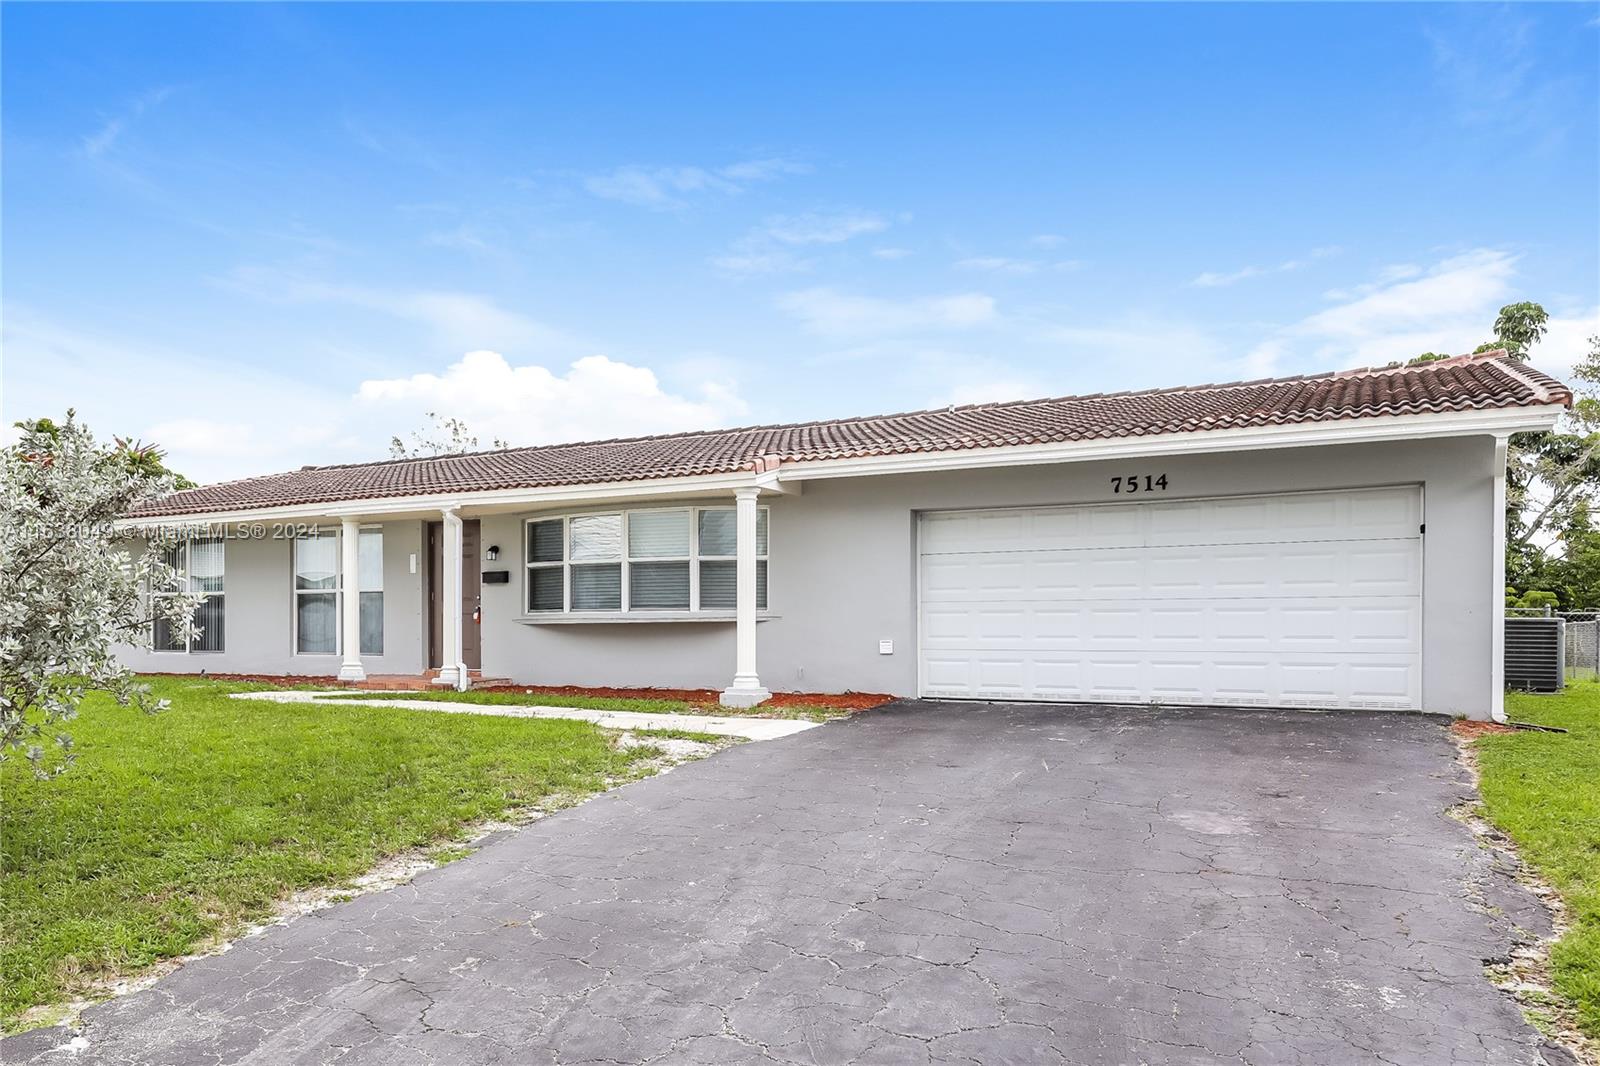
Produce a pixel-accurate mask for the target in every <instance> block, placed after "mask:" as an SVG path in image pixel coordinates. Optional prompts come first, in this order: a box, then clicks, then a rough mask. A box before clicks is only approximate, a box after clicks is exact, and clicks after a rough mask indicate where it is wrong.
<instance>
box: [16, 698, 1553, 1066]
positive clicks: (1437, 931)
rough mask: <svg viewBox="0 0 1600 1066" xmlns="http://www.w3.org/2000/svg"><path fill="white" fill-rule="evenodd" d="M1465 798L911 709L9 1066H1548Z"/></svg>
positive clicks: (1363, 752)
mask: <svg viewBox="0 0 1600 1066" xmlns="http://www.w3.org/2000/svg"><path fill="white" fill-rule="evenodd" d="M1466 789H1467V785H1466V782H1465V779H1464V777H1463V775H1462V773H1461V771H1460V770H1459V768H1458V767H1457V764H1456V762H1455V760H1454V757H1453V752H1452V748H1451V745H1450V743H1449V741H1448V738H1447V736H1446V732H1445V728H1444V726H1443V724H1442V723H1441V722H1440V721H1439V720H1436V719H1429V718H1422V717H1417V716H1408V715H1382V714H1359V713H1351V714H1337V715H1316V714H1306V713H1299V712H1263V711H1226V710H1215V709H1211V710H1199V709H1181V708H1180V709H1172V708H1165V709H1156V710H1128V709H1110V708H1082V707H1077V708H1049V707H1024V706H1010V707H983V706H964V705H948V704H947V705H934V704H917V703H904V704H899V705H894V706H891V707H889V708H885V709H881V710H878V711H874V712H868V713H866V714H864V715H860V716H858V717H856V718H854V719H852V720H849V721H845V722H838V723H833V724H830V725H828V726H826V727H824V728H821V729H814V730H811V731H809V732H806V733H803V734H800V735H797V736H793V737H788V738H786V739H783V740H776V741H770V742H764V743H753V744H747V745H744V746H742V747H740V748H738V749H735V750H732V751H729V752H725V753H723V754H720V755H717V756H715V757H713V758H711V759H708V760H706V761H704V762H700V763H696V764H692V765H688V766H684V767H681V768H679V769H677V770H674V771H672V772H671V773H668V774H665V775H662V776H660V777H657V778H654V779H651V780H648V781H644V782H640V783H638V784H635V785H631V786H628V787H627V788H623V789H620V790H618V791H616V792H612V793H609V794H607V795H604V796H601V797H599V798H597V799H595V800H593V801H591V802H589V803H587V804H585V805H583V806H582V807H579V808H576V809H574V810H571V811H567V812H564V813H561V814H559V815H556V816H554V817H551V818H548V819H546V820H544V821H542V822H539V823H537V824H535V825H533V826H531V827H528V828H526V829H524V830H522V831H520V832H515V833H511V834H508V835H506V836H504V837H502V838H501V839H498V840H495V841H493V842H491V843H489V844H488V845H487V846H485V847H484V848H482V849H481V850H480V851H478V852H477V853H476V854H474V855H472V856H470V857H468V858H466V859H463V860H461V861H458V862H455V863H452V864H450V865H448V866H446V867H443V868H442V869H439V870H436V871H432V872H430V873H427V874H425V875H423V876H421V877H419V878H418V879H417V880H416V881H415V882H414V883H413V884H411V885H408V886H405V887H403V888H400V889H397V890H394V891H390V892H386V893H382V894H377V895H371V896H367V897H363V898H361V899H357V900H354V901H352V902H350V903H347V904H344V905H341V906H338V907H335V908H332V909H330V910H327V911H323V912H321V913H319V914H316V915H313V916H310V917H307V918H302V919H299V920H297V921H295V922H292V923H290V924H288V925H286V926H283V927H280V928H277V929H274V930H272V931H271V932H269V933H267V934H265V935H263V936H259V937H255V938H252V939H249V940H246V941H243V942H241V943H240V944H238V945H237V946H236V947H235V948H234V949H233V950H231V951H229V952H227V953H226V954H223V955H220V956H216V957H214V958H210V959H205V960H201V961H199V962H196V963H193V964H191V965H189V966H187V967H185V968H184V969H182V970H180V971H179V972H178V973H176V974H174V975H172V976H171V977H169V978H167V979H165V980H163V981H161V982H159V983H158V984H157V985H155V986H154V987H153V988H151V989H149V990H147V991H144V992H140V993H136V994H134V995H131V996H127V997H124V998H122V999H119V1000H115V1001H112V1002H109V1003H106V1004H103V1005H101V1006H99V1007H96V1008H93V1009H91V1010H89V1011H88V1012H87V1013H86V1014H85V1022H86V1028H85V1030H84V1031H83V1033H82V1034H81V1035H80V1037H79V1039H78V1040H77V1041H76V1046H75V1047H71V1048H69V1047H68V1044H69V1041H71V1040H72V1038H73V1036H74V1034H72V1033H68V1032H65V1031H63V1030H59V1029H58V1030H47V1031H42V1032H37V1033H33V1034H27V1035H25V1036H22V1037H18V1038H13V1039H11V1040H8V1041H6V1042H5V1045H4V1048H3V1051H4V1058H5V1060H6V1061H7V1062H13V1061H38V1062H52V1063H53V1062H64V1061H72V1062H77V1063H89V1062H94V1063H118V1064H122V1063H128V1064H135V1063H136V1064H140V1066H149V1064H157V1063H206V1064H212V1063H219V1064H220V1063H240V1062H247V1063H261V1064H284V1063H325V1062H334V1061H337V1062H339V1063H341V1064H351V1066H354V1064H366V1063H406V1064H412V1063H441V1064H443V1063H452V1064H455V1063H464V1064H471V1063H517V1064H525V1063H553V1062H566V1063H590V1062H593V1063H600V1062H606V1063H610V1062H644V1061H659V1062H670V1063H677V1062H740V1063H742V1062H757V1061H779V1062H804V1063H846V1062H870V1063H891V1062H893V1063H898V1062H906V1063H926V1062H963V1063H965V1062H979V1063H984V1064H995V1063H1003V1062H1019V1063H1050V1062H1073V1063H1127V1064H1133V1063H1150V1064H1156V1063H1201V1062H1228V1063H1244V1064H1272V1066H1281V1064H1290V1063H1308V1064H1310V1063H1318V1064H1321V1063H1340V1064H1352V1063H1368V1062H1374V1063H1375V1062H1383V1063H1396V1064H1398V1063H1418V1064H1427V1066H1435V1064H1441V1063H1451V1064H1456V1063H1525V1064H1534V1063H1539V1062H1541V1061H1543V1059H1542V1057H1541V1051H1540V1048H1539V1039H1538V1037H1537V1035H1536V1034H1535V1033H1534V1032H1533V1030H1531V1029H1530V1028H1529V1027H1528V1026H1527V1025H1526V1024H1525V1023H1524V1022H1523V1021H1522V1019H1521V1017H1520V1015H1519V1014H1518V1012H1517V1010H1516V1009H1515V1007H1514V1006H1513V1005H1512V1004H1511V1003H1510V1002H1509V1001H1508V1000H1507V999H1505V998H1504V997H1503V996H1502V995H1501V994H1500V993H1499V992H1497V991H1496V990H1495V989H1494V988H1493V987H1491V986H1490V984H1489V983H1488V982H1487V981H1486V980H1485V979H1484V977H1483V962H1484V960H1485V959H1489V958H1494V957H1498V956H1501V955H1503V954H1505V952H1506V951H1507V950H1508V947H1509V935H1510V933H1509V926H1508V924H1507V921H1506V919H1505V918H1504V917H1501V916H1500V914H1501V912H1502V910H1507V911H1510V912H1511V913H1519V912H1521V911H1523V910H1524V909H1526V912H1527V913H1530V914H1532V913H1536V912H1534V911H1533V910H1532V909H1531V908H1525V904H1526V903H1527V898H1526V897H1521V898H1518V897H1517V896H1515V895H1514V894H1508V893H1507V891H1506V889H1505V886H1504V885H1502V884H1500V883H1499V881H1500V880H1501V879H1499V878H1497V877H1496V876H1495V875H1494V872H1493V870H1492V869H1491V865H1492V864H1491V861H1490V859H1489V858H1488V856H1487V853H1485V852H1483V851H1482V850H1481V849H1479V848H1477V847H1476V846H1475V845H1474V843H1473V841H1472V838H1471V837H1470V835H1469V834H1468V833H1467V832H1466V831H1465V830H1464V829H1463V828H1462V827H1460V826H1459V825H1458V824H1456V823H1455V822H1453V821H1452V820H1451V819H1449V818H1448V817H1447V816H1446V815H1445V813H1444V812H1445V810H1446V809H1447V808H1449V807H1450V806H1451V805H1452V804H1454V803H1457V802H1458V801H1460V800H1461V799H1462V798H1464V797H1465V795H1466ZM1485 899H1487V900H1488V901H1490V902H1493V903H1498V904H1500V906H1498V907H1487V908H1486V907H1485V906H1484V905H1483V902H1484V900H1485ZM51 1049H56V1050H51ZM1550 1061H1552V1062H1556V1061H1561V1060H1560V1059H1559V1058H1558V1057H1556V1056H1555V1055H1554V1054H1553V1053H1552V1054H1551V1058H1550Z"/></svg>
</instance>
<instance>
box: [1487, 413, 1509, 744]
mask: <svg viewBox="0 0 1600 1066" xmlns="http://www.w3.org/2000/svg"><path fill="white" fill-rule="evenodd" d="M1507 440H1508V438H1506V437H1500V436H1497V437H1495V439H1494V492H1493V494H1492V496H1493V501H1492V502H1491V503H1490V505H1489V506H1490V507H1492V508H1493V509H1494V510H1493V513H1491V514H1490V515H1489V526H1490V528H1491V529H1493V530H1494V536H1493V537H1492V538H1490V548H1489V550H1490V551H1491V552H1493V553H1494V558H1492V559H1490V560H1489V573H1490V575H1491V576H1492V577H1493V580H1494V585H1493V587H1492V588H1490V589H1489V594H1490V596H1489V620H1490V625H1491V626H1492V627H1493V634H1492V635H1491V636H1490V638H1489V717H1490V718H1492V719H1493V720H1494V721H1496V722H1504V721H1505V720H1506V444H1507Z"/></svg>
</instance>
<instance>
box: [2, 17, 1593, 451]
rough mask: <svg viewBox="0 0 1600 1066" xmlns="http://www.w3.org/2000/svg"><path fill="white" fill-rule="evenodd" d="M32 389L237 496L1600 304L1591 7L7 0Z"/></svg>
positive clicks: (14, 263) (1371, 355)
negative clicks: (323, 475) (407, 462)
mask: <svg viewBox="0 0 1600 1066" xmlns="http://www.w3.org/2000/svg"><path fill="white" fill-rule="evenodd" d="M3 29H4V37H3V57H0V58H3V61H4V63H3V79H4V80H3V90H4V97H3V119H4V130H3V138H4V143H3V148H4V160H3V179H4V188H3V198H0V209H3V222H4V234H3V246H0V266H3V268H4V292H3V314H4V321H3V326H4V348H5V350H4V356H5V363H4V386H5V388H4V396H3V406H4V416H5V419H6V420H7V422H9V421H10V420H13V419H16V418H21V417H25V416H34V415H41V414H55V413H59V412H61V411H62V410H63V409H65V408H66V407H68V406H75V407H77V408H78V410H79V411H80V412H81V413H82V414H83V415H84V416H85V418H86V419H87V420H89V421H90V423H91V425H93V426H94V427H95V428H96V429H97V430H98V431H101V432H102V433H105V434H110V433H117V434H122V435H138V436H140V437H142V438H144V439H146V440H155V441H157V442H159V443H161V444H163V445H164V446H166V447H167V448H168V449H169V450H170V452H171V456H172V462H173V465H174V466H175V467H177V468H179V469H182V470H185V471H187V472H189V473H190V474H191V476H195V477H197V478H200V479H204V480H211V479H217V478H223V477H234V476H244V475H249V474H254V473H264V472H269V471H273V470H278V469H284V468H287V467H291V466H295V465H298V464H301V463H306V462H332V461H341V460H359V459H368V458H379V457H382V456H383V454H384V452H385V447H386V444H387V441H388V438H389V437H390V436H391V435H393V434H395V433H406V432H408V431H409V430H411V429H413V428H416V427H417V426H418V425H419V424H420V423H421V420H422V414H423V412H424V411H428V410H436V411H439V412H441V413H443V414H448V415H454V416H457V417H461V418H463V419H465V420H466V421H467V422H468V423H469V424H470V425H471V426H472V427H473V428H474V429H475V430H476V431H477V432H478V433H479V435H480V436H481V437H483V438H484V440H485V442H486V443H487V440H488V438H489V437H491V436H499V437H503V438H506V439H508V440H510V441H511V442H512V443H518V444H521V443H540V442H547V441H552V440H568V439H582V438H598V437H606V436H615V435H626V434H635V433H649V432H658V431H670V430H678V429H690V428H702V427H709V426H713V425H732V424H745V423H751V422H769V421H791V420H802V419H811V418H827V417H837V416H845V415H852V414H870V413H875V412H884V411H896V410H905V409H910V408H917V407H926V406H932V405H940V404H946V403H952V402H968V401H986V400H995V399H1007V398H1021V397H1026V396H1040V395H1058V394H1065V393H1078V392H1092V391H1100V390H1112V389H1125V388H1139V387H1147V386H1161V385H1174V384H1184V383H1196V382H1204V381H1212V380H1231V379H1236V378H1240V377H1258V376H1262V375H1267V374H1293V373H1301V372H1306V371H1314V370H1325V369H1334V368H1343V367H1349V366H1360V365H1368V364H1373V363H1381V362H1385V361H1388V360H1389V359H1392V358H1397V357H1404V356H1409V355H1412V354H1416V353H1417V352H1420V351H1425V350H1435V351H1457V350H1470V349H1471V347H1473V346H1474V345H1475V344H1476V343H1477V342H1478V341H1479V340H1482V339H1485V338H1486V336H1487V334H1488V328H1489V325H1490V323H1491V322H1492V321H1493V318H1494V312H1495V310H1496V309H1497V308H1498V307H1499V306H1500V305H1501V304H1503V303H1506V302H1508V301H1511V300H1516V299H1536V300H1539V301H1541V302H1543V303H1544V304H1545V305H1546V306H1547V307H1548V308H1549V309H1550V310H1551V312H1552V313H1553V314H1554V315H1555V317H1556V321H1555V323H1554V326H1553V328H1552V331H1551V336H1550V338H1549V339H1548V340H1547V342H1546V343H1545V345H1544V346H1543V350H1541V352H1540V353H1539V358H1538V362H1539V363H1540V364H1541V365H1544V366H1546V367H1548V368H1550V369H1553V370H1555V371H1557V372H1560V371H1561V370H1562V369H1563V368H1564V367H1565V366H1566V365H1570V362H1571V360H1572V359H1573V358H1574V357H1575V356H1576V354H1577V353H1578V351H1579V350H1580V349H1581V346H1582V343H1583V338H1584V337H1585V336H1587V335H1588V334H1590V333H1593V332H1596V331H1600V252H1597V244H1600V207H1597V199H1600V193H1597V189H1600V5H1597V4H1566V5H1550V6H1538V5H1517V6H1511V7H1499V6H1488V5H1455V6H1432V5H1399V4H1383V5H1339V6H1318V5H1310V4H1292V5H1291V4H1282V5H1272V6H1266V5H1259V6H1258V5H1245V6H1204V5H1198V4H1189V5H1176V4H1173V5H1156V6H1141V5H1132V4H1129V5H1109V6H1087V5H1084V6H1032V5H1028V6H956V5H946V6H916V5H888V6H877V7H855V6H846V5H820V6H809V7H799V6H795V7H791V6H775V5H762V6H741V7H733V6H691V7H678V6H669V5H651V6H621V5H606V6H577V5H557V6H513V5H509V4H506V5H501V4H495V5H483V6H467V5H450V6H431V5H423V4H407V5H396V6H387V5H380V4H359V5H350V6H336V5H310V4H307V5H288V6H272V5H198V6H183V5H150V4H126V5H106V6H101V5H88V4H83V5H66V4H61V5H31V4H15V3H13V4H7V5H6V7H5V10H4V27H3Z"/></svg>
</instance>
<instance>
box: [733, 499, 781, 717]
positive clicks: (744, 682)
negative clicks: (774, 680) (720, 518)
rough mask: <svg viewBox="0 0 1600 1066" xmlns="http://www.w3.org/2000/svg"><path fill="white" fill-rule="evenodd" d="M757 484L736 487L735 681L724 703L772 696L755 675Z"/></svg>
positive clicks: (744, 702)
mask: <svg viewBox="0 0 1600 1066" xmlns="http://www.w3.org/2000/svg"><path fill="white" fill-rule="evenodd" d="M760 493H761V490H760V489H758V488H756V487H755V486H753V485H752V486H750V487H749V488H742V489H735V490H734V491H733V497H734V501H735V503H734V520H735V521H734V525H735V529H736V531H737V534H738V547H737V548H736V549H735V551H736V552H737V559H738V561H737V563H736V564H735V584H734V589H735V601H734V602H735V607H734V618H735V622H734V647H735V652H734V667H733V684H732V685H730V686H728V687H727V688H725V689H723V690H722V700H721V702H722V705H723V706H724V707H754V706H755V705H756V704H758V703H761V702H763V701H765V700H768V699H771V698H772V693H770V692H768V691H767V690H766V689H764V688H762V687H761V678H759V677H757V676H756V497H757V496H759V495H760Z"/></svg>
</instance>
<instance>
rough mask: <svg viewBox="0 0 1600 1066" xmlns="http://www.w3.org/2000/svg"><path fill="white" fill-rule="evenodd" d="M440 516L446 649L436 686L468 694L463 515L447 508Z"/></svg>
mask: <svg viewBox="0 0 1600 1066" xmlns="http://www.w3.org/2000/svg"><path fill="white" fill-rule="evenodd" d="M439 514H440V517H441V518H442V519H443V520H444V521H443V526H444V547H443V549H442V554H443V556H444V558H443V559H442V560H441V561H442V562H443V564H444V581H443V582H442V584H443V586H444V587H443V589H441V592H442V594H443V596H444V604H443V605H442V606H441V607H440V615H439V616H440V620H441V621H442V622H443V624H444V648H443V649H442V663H441V666H440V669H439V676H438V677H437V678H435V679H434V684H436V685H449V686H450V687H451V688H453V689H457V690H459V691H465V690H466V688H467V686H468V685H469V684H470V683H471V680H472V679H471V677H470V675H469V674H468V673H467V664H466V663H464V662H462V661H461V659H462V653H461V516H460V515H459V514H457V513H456V509H455V508H454V507H446V508H444V509H442V510H441V511H440V512H439Z"/></svg>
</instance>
